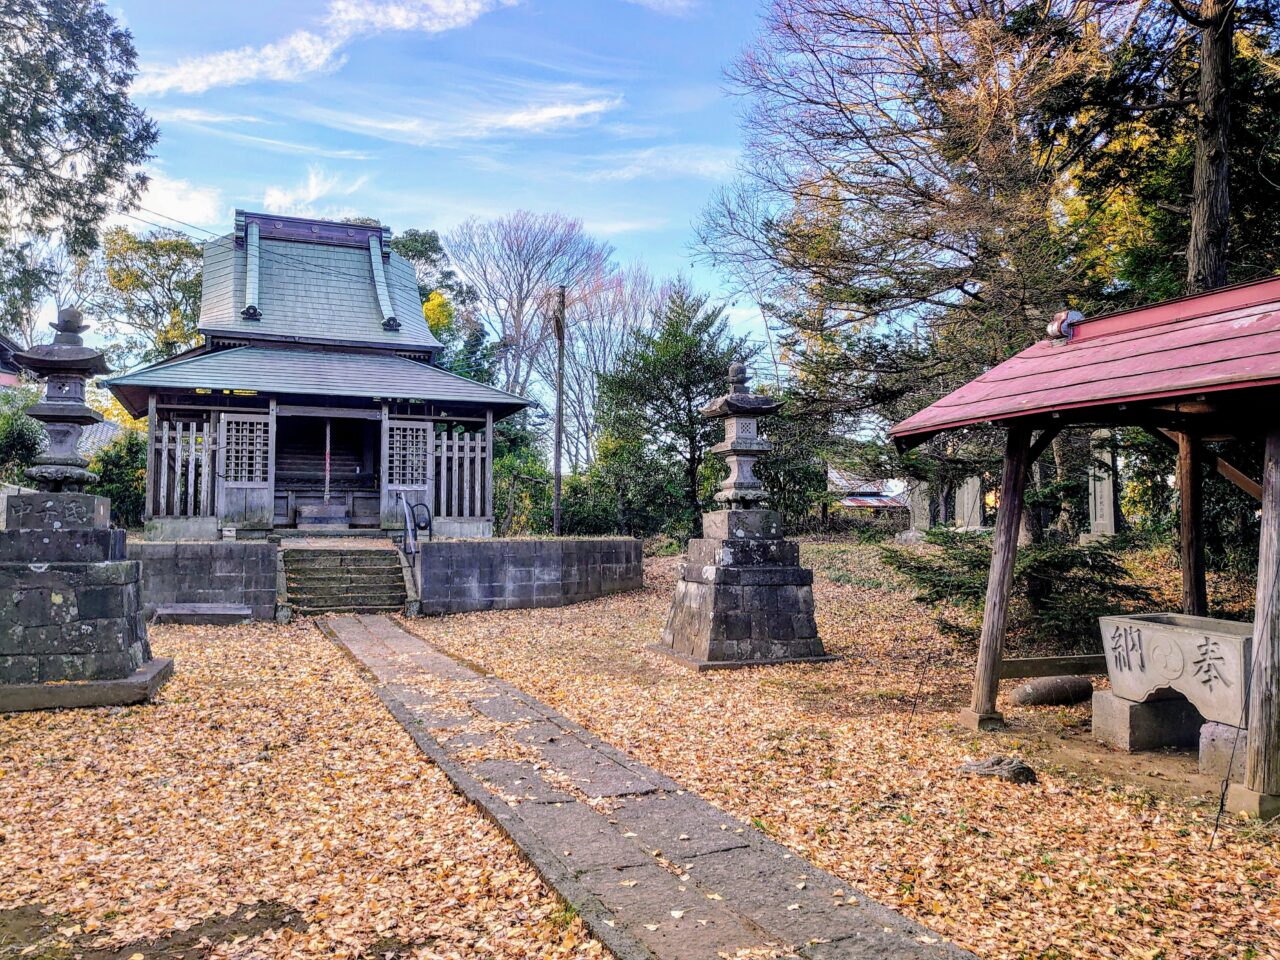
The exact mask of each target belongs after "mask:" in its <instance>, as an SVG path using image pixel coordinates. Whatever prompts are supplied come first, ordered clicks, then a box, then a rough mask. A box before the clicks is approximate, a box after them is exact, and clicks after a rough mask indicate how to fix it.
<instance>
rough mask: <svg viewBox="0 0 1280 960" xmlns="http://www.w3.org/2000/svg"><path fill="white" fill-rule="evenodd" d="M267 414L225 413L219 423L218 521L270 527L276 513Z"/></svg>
mask: <svg viewBox="0 0 1280 960" xmlns="http://www.w3.org/2000/svg"><path fill="white" fill-rule="evenodd" d="M273 420H274V417H272V416H271V415H270V414H258V413H227V414H223V416H222V417H221V419H220V420H219V423H218V521H219V522H220V523H223V524H227V525H233V526H238V527H239V526H243V527H270V526H271V520H272V514H273V513H274V510H275V489H274V488H275V483H274V478H275V464H274V462H273V461H274V459H275V456H274V448H275V443H274V439H275V438H274V437H273V436H272V433H273V431H272V422H273Z"/></svg>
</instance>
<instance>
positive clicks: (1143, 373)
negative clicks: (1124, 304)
mask: <svg viewBox="0 0 1280 960" xmlns="http://www.w3.org/2000/svg"><path fill="white" fill-rule="evenodd" d="M1274 384H1280V277H1271V278H1269V279H1266V280H1260V281H1257V282H1255V283H1247V284H1240V285H1239V286H1235V287H1227V288H1224V289H1222V290H1214V291H1212V292H1210V293H1203V294H1199V295H1197V296H1192V297H1182V298H1181V299H1178V300H1169V301H1166V302H1164V303H1157V304H1154V305H1152V306H1149V307H1140V308H1138V309H1135V310H1126V311H1124V312H1122V313H1112V314H1107V315H1105V316H1100V317H1095V318H1093V319H1089V320H1082V321H1079V322H1077V323H1076V324H1075V326H1074V327H1073V328H1072V329H1071V335H1070V337H1069V338H1068V339H1057V340H1042V341H1040V342H1039V343H1037V344H1036V345H1035V346H1032V347H1028V348H1027V349H1026V350H1024V351H1022V353H1019V354H1018V355H1017V356H1015V357H1011V358H1010V359H1008V360H1006V361H1005V362H1004V363H1002V364H1000V365H999V366H996V367H993V368H992V369H991V370H988V371H987V372H986V373H984V374H982V375H981V376H980V377H978V378H976V379H974V380H971V381H970V382H969V383H966V384H965V385H964V386H963V387H961V388H960V389H958V390H956V391H954V392H953V393H951V394H949V395H947V396H945V397H943V398H942V399H941V400H938V401H937V402H936V403H933V404H931V405H930V406H928V407H926V408H925V409H923V410H921V411H920V412H919V413H916V414H914V415H913V416H910V417H908V418H907V419H906V420H903V421H902V422H901V423H899V424H898V425H897V426H895V427H894V428H893V429H892V430H890V431H889V434H890V436H892V437H893V438H894V439H895V440H897V441H898V442H899V443H900V444H903V445H906V446H911V445H913V444H915V443H919V442H922V441H923V440H925V439H927V438H928V437H929V436H931V435H933V434H935V433H938V432H940V431H942V430H950V429H953V428H955V427H963V426H969V425H971V424H975V423H985V422H989V421H998V420H1009V419H1014V418H1018V417H1024V416H1031V415H1035V414H1045V413H1050V412H1053V411H1065V410H1079V409H1082V408H1088V407H1104V406H1114V405H1116V404H1120V403H1133V402H1138V401H1143V400H1157V399H1169V398H1176V397H1184V396H1194V395H1197V394H1202V393H1210V392H1215V391H1223V390H1242V389H1248V388H1252V387H1261V386H1269V385H1274Z"/></svg>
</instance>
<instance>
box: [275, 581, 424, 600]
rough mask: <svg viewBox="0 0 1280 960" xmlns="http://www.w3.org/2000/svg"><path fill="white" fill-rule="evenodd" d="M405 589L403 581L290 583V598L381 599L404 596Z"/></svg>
mask: <svg viewBox="0 0 1280 960" xmlns="http://www.w3.org/2000/svg"><path fill="white" fill-rule="evenodd" d="M404 595H405V589H404V584H403V583H398V584H390V583H387V584H382V585H379V586H367V585H362V586H354V585H352V584H332V585H329V586H319V587H318V586H314V585H311V584H301V585H299V586H297V587H295V586H293V585H292V584H290V586H289V599H290V600H294V599H297V598H299V597H325V598H330V597H339V598H346V599H351V598H353V597H354V598H359V599H361V600H364V599H369V600H374V599H379V598H383V597H385V598H388V599H390V598H395V597H400V598H403V597H404Z"/></svg>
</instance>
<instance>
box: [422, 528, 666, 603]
mask: <svg viewBox="0 0 1280 960" xmlns="http://www.w3.org/2000/svg"><path fill="white" fill-rule="evenodd" d="M420 547H421V553H420V554H419V555H418V569H417V573H418V582H419V584H420V585H421V612H422V613H423V614H425V615H433V614H444V613H464V612H467V611H470V610H517V609H523V608H526V607H560V606H564V605H565V604H569V603H577V602H578V601H580V600H593V599H595V598H596V597H603V596H606V595H608V594H611V593H620V592H622V591H624V590H638V589H640V587H641V586H643V584H644V565H643V556H642V551H641V543H640V541H639V540H636V539H634V538H631V537H620V538H610V539H591V540H436V541H433V542H431V543H423V544H420Z"/></svg>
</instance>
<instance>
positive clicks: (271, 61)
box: [133, 0, 516, 95]
mask: <svg viewBox="0 0 1280 960" xmlns="http://www.w3.org/2000/svg"><path fill="white" fill-rule="evenodd" d="M514 2H516V0H400V2H393V3H379V2H377V0H331V2H330V4H329V8H328V11H327V13H326V16H325V19H324V22H323V25H322V27H321V28H320V29H319V30H318V31H314V30H296V31H294V32H293V33H291V34H289V35H287V36H285V37H282V38H281V39H279V40H276V41H274V42H272V43H268V44H264V45H262V46H245V47H240V48H238V49H235V50H223V51H220V52H217V53H210V54H203V55H200V56H195V57H187V58H185V59H182V60H179V61H178V62H177V63H175V64H170V65H167V66H160V67H153V68H145V67H144V69H143V70H142V72H141V73H140V74H139V75H138V77H137V79H136V80H135V81H134V85H133V89H134V92H135V93H138V94H142V95H147V94H151V95H160V94H165V93H170V92H174V91H177V92H179V93H203V92H204V91H206V90H211V89H213V88H214V87H226V86H233V85H236V84H243V83H252V82H254V81H257V80H278V81H296V80H301V79H303V78H305V77H309V76H313V75H315V74H320V73H328V72H332V71H333V70H336V69H338V68H339V67H341V66H342V64H343V63H344V62H345V59H346V58H345V56H344V55H343V52H342V51H343V49H344V48H345V47H346V46H347V45H348V44H350V43H351V42H352V41H354V40H357V39H359V38H361V37H367V36H372V35H374V34H378V33H386V32H391V31H416V32H421V33H442V32H444V31H446V30H456V29H458V28H460V27H465V26H467V25H468V24H470V23H473V22H474V21H475V20H477V19H478V18H479V17H481V16H483V15H484V14H485V13H488V12H489V11H490V10H493V9H496V8H498V7H503V6H510V5H512V4H513V3H514Z"/></svg>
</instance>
